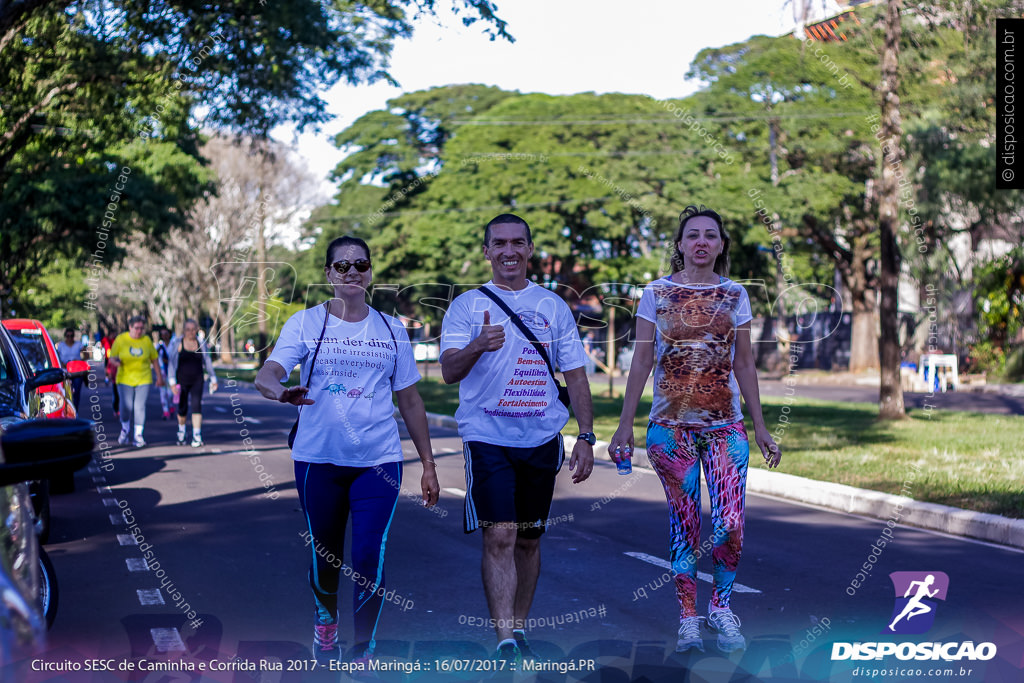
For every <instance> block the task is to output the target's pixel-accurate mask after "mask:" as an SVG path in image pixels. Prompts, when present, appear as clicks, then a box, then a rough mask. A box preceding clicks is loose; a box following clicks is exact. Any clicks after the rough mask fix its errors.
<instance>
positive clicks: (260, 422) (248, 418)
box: [245, 417, 263, 425]
mask: <svg viewBox="0 0 1024 683" xmlns="http://www.w3.org/2000/svg"><path fill="white" fill-rule="evenodd" d="M245 421H246V422H251V423H253V424H254V425H261V424H263V420H260V419H258V418H255V417H247V418H245Z"/></svg>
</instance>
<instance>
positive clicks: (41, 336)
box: [3, 318, 89, 418]
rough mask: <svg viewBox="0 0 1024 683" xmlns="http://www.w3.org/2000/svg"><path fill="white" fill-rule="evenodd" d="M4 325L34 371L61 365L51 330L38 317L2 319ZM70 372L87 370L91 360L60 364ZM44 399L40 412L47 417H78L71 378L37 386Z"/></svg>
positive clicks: (75, 372) (85, 371) (84, 371)
mask: <svg viewBox="0 0 1024 683" xmlns="http://www.w3.org/2000/svg"><path fill="white" fill-rule="evenodd" d="M3 325H4V327H6V328H7V331H8V332H10V333H11V337H12V338H13V339H14V342H15V343H16V344H17V345H18V349H19V350H20V351H21V355H22V356H24V357H25V360H27V361H28V364H29V367H31V368H32V372H39V371H40V370H46V369H48V368H61V364H60V360H59V359H58V358H57V347H56V346H55V345H54V343H53V340H52V339H50V334H49V333H48V332H47V331H46V327H44V326H43V324H42V323H41V322H39V321H38V320H29V319H27V318H12V319H10V320H4V321H3ZM61 369H63V370H66V371H67V372H68V374H72V375H74V374H78V373H88V372H89V363H88V362H87V361H84V360H78V361H71V362H70V363H68V367H66V368H61ZM38 392H39V395H40V397H41V399H42V406H40V410H39V412H40V414H41V415H43V416H46V417H69V418H73V417H76V414H75V406H74V405H73V404H72V402H71V381H70V379H67V380H64V381H63V382H61V383H60V384H48V385H46V386H43V387H39V389H38Z"/></svg>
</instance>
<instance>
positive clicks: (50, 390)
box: [3, 318, 89, 542]
mask: <svg viewBox="0 0 1024 683" xmlns="http://www.w3.org/2000/svg"><path fill="white" fill-rule="evenodd" d="M3 326H4V327H6V328H7V331H8V332H9V333H10V336H11V339H12V340H13V341H14V343H15V344H16V345H17V346H18V350H19V351H21V355H22V356H23V357H24V358H25V360H26V361H28V364H29V368H30V369H31V370H32V372H41V371H43V370H48V369H51V368H56V369H58V370H64V371H65V375H64V377H65V379H64V381H63V382H60V383H58V384H46V385H43V386H41V387H39V388H38V389H37V390H36V392H37V394H38V395H39V398H40V401H39V415H38V416H39V417H47V418H51V417H53V418H58V417H59V418H74V417H77V415H76V411H75V405H74V403H73V402H72V400H71V397H72V389H71V378H72V377H73V376H77V377H82V378H84V377H85V375H87V374H88V372H89V363H88V362H87V361H84V360H73V361H71V362H69V363H68V366H67V367H66V368H62V367H61V364H60V359H59V358H57V347H56V346H55V345H54V343H53V340H52V339H51V338H50V334H49V333H48V332H47V331H46V327H45V326H44V325H43V323H41V322H39V321H38V320H30V319H27V318H11V319H10V320H4V321H3ZM74 490H75V478H74V475H73V474H65V475H62V476H60V477H58V478H56V479H51V480H49V481H48V482H47V481H43V482H38V483H36V484H35V485H34V488H33V500H34V502H35V503H36V512H37V513H38V516H39V517H40V519H42V520H43V522H42V527H43V531H42V532H41V534H40V535H41V538H42V540H43V541H44V542H45V541H46V538H47V536H48V535H49V521H50V520H49V516H50V515H49V507H50V505H49V496H50V492H51V491H52V492H53V493H71V492H72V491H74Z"/></svg>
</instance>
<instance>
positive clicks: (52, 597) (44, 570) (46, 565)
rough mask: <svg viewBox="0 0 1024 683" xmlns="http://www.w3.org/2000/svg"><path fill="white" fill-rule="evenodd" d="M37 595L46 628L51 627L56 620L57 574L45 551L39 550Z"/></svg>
mask: <svg viewBox="0 0 1024 683" xmlns="http://www.w3.org/2000/svg"><path fill="white" fill-rule="evenodd" d="M39 594H40V597H41V598H42V601H43V615H44V616H45V618H46V628H47V629H49V628H50V627H52V626H53V620H54V619H56V618H57V597H58V596H59V592H58V591H57V573H56V572H55V571H54V570H53V563H52V562H50V556H49V555H47V554H46V551H45V550H43V549H42V548H39Z"/></svg>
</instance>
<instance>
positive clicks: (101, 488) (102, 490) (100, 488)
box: [96, 486, 113, 493]
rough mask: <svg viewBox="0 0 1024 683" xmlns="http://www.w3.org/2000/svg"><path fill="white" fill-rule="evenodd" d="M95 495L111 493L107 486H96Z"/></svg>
mask: <svg viewBox="0 0 1024 683" xmlns="http://www.w3.org/2000/svg"><path fill="white" fill-rule="evenodd" d="M96 493H113V491H111V490H110V487H109V486H97V487H96Z"/></svg>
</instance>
